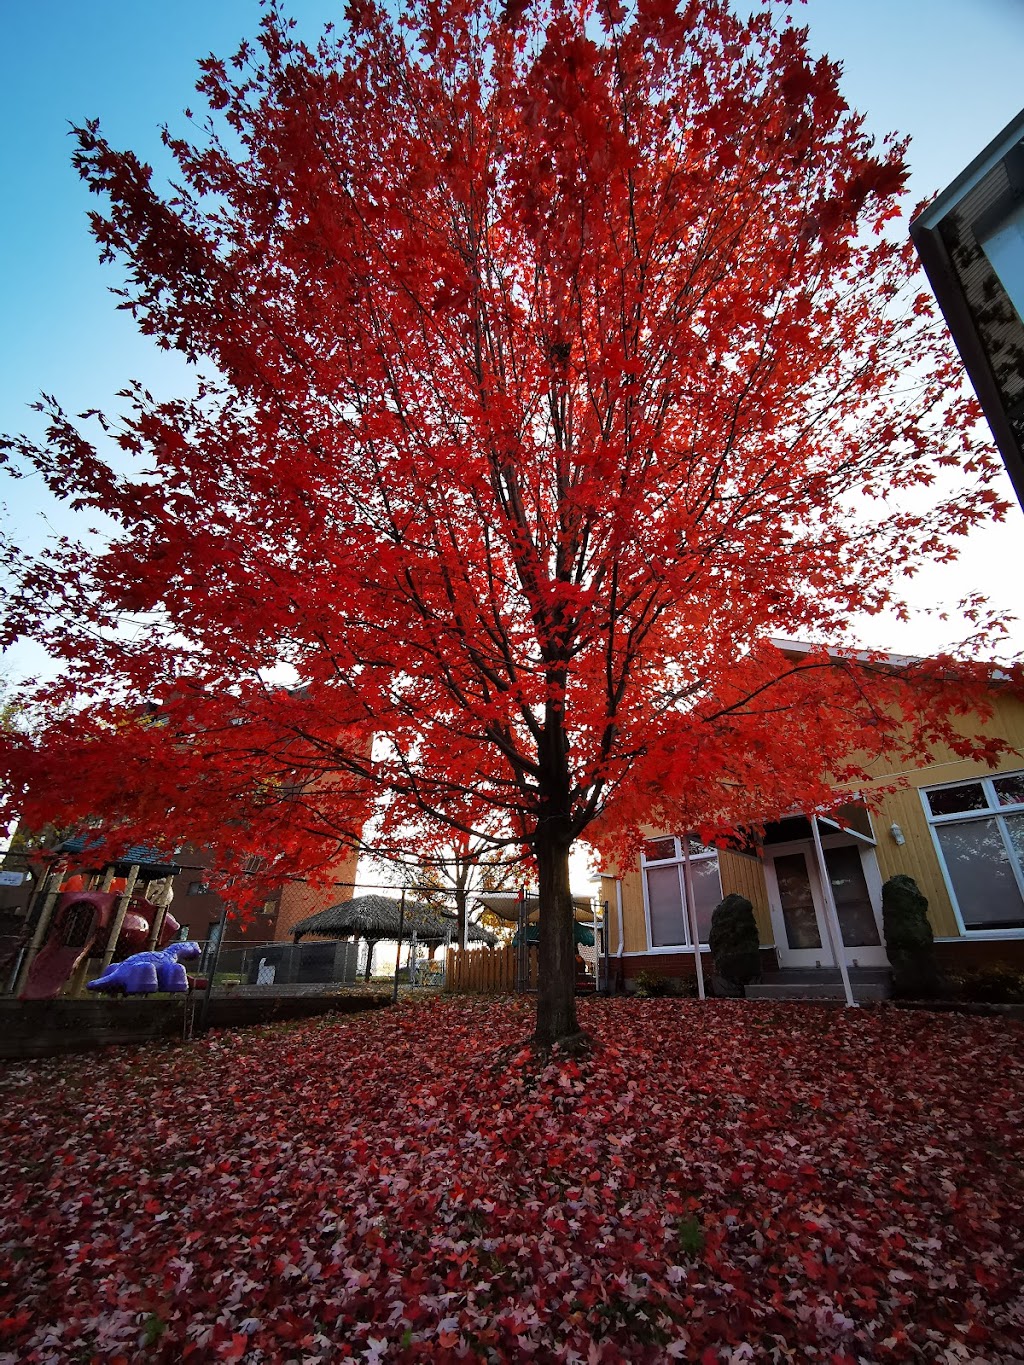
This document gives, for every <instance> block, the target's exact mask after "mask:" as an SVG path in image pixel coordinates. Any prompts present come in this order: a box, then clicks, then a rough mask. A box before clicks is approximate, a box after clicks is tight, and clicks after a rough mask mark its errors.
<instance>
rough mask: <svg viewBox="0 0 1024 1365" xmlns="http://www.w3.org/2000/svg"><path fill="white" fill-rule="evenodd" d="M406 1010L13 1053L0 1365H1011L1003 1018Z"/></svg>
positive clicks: (1010, 1110)
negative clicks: (525, 1047) (550, 1027)
mask: <svg viewBox="0 0 1024 1365" xmlns="http://www.w3.org/2000/svg"><path fill="white" fill-rule="evenodd" d="M582 1012H583V1020H584V1023H585V1025H586V1027H587V1028H588V1029H589V1030H590V1031H591V1032H592V1034H593V1036H594V1038H595V1042H596V1046H595V1050H594V1054H593V1056H592V1058H590V1059H589V1060H587V1061H584V1062H580V1063H576V1062H571V1061H563V1062H561V1064H551V1065H549V1066H547V1067H546V1068H544V1067H541V1066H540V1065H539V1064H537V1063H535V1062H534V1061H533V1060H532V1059H531V1057H530V1055H529V1054H528V1053H526V1052H523V1051H517V1048H516V1045H517V1044H518V1043H519V1042H520V1040H522V1039H523V1038H524V1037H525V1036H526V1034H527V1032H528V1030H529V1019H530V1016H529V1009H528V1006H525V1005H522V1004H520V1003H518V1002H501V1003H497V1004H492V1003H486V1004H485V1003H481V1002H476V1001H468V1002H467V1001H448V1002H442V1001H435V1002H432V1003H428V1004H416V1005H412V1004H409V1005H403V1006H400V1007H399V1008H397V1009H395V1010H384V1011H379V1012H376V1013H372V1014H367V1015H365V1016H354V1017H349V1018H346V1019H343V1020H338V1021H333V1020H332V1021H316V1022H314V1023H311V1024H310V1023H306V1024H302V1025H299V1026H279V1027H276V1028H271V1029H260V1030H248V1031H238V1032H233V1033H221V1034H214V1035H211V1036H210V1037H209V1038H208V1039H206V1040H204V1041H200V1042H196V1043H193V1044H191V1045H189V1046H187V1047H184V1048H174V1047H170V1046H167V1047H151V1048H147V1049H143V1048H122V1049H117V1050H110V1051H109V1052H107V1053H105V1054H103V1055H98V1056H92V1057H87V1058H66V1059H60V1060H54V1061H46V1062H36V1063H32V1064H26V1065H17V1066H12V1067H9V1068H8V1069H7V1071H6V1073H5V1075H4V1077H3V1079H2V1081H0V1115H2V1117H0V1133H2V1146H0V1361H3V1362H4V1363H5V1365H6V1363H7V1362H15V1361H17V1362H19V1363H20V1362H25V1361H88V1360H95V1361H103V1362H111V1361H114V1362H116V1361H135V1360H154V1361H160V1360H163V1361H178V1360H184V1361H188V1360H194V1361H207V1360H209V1361H218V1360H227V1361H247V1362H250V1361H251V1362H254V1363H255V1362H257V1361H289V1362H291V1361H295V1362H299V1361H309V1362H312V1361H325V1362H334V1361H338V1362H343V1361H347V1360H353V1361H378V1360H379V1361H392V1360H394V1361H418V1360H429V1361H436V1362H446V1361H476V1360H479V1361H506V1360H508V1361H518V1360H529V1359H536V1360H538V1361H558V1360H564V1361H585V1362H588V1363H589V1362H601V1361H609V1362H610V1361H629V1362H634V1361H663V1360H665V1359H673V1358H678V1359H682V1360H698V1361H702V1362H711V1361H716V1362H718V1361H721V1362H725V1361H745V1360H773V1359H774V1360H789V1359H796V1360H824V1361H829V1362H850V1361H886V1360H916V1359H926V1360H932V1359H937V1360H948V1361H958V1362H959V1361H1000V1360H1024V1345H1022V1342H1024V1297H1022V1284H1024V1276H1022V1270H1024V1163H1022V1160H1021V1158H1022V1156H1024V1050H1022V1047H1021V1044H1022V1041H1024V1030H1022V1027H1021V1025H1020V1023H1019V1022H1014V1021H1004V1020H1000V1019H985V1018H966V1017H960V1016H955V1015H932V1014H927V1013H910V1012H901V1011H896V1010H889V1009H876V1010H845V1011H844V1010H833V1009H829V1008H825V1007H821V1006H813V1005H808V1006H799V1005H796V1006H794V1005H785V1006H774V1005H767V1004H752V1003H745V1002H737V1003H714V1004H709V1005H705V1006H701V1005H699V1004H697V1003H696V1002H694V1003H690V1002H680V1001H658V1000H651V1001H633V1000H629V1001H621V1000H620V1001H603V1000H595V1001H590V1002H587V1003H586V1004H585V1006H584V1007H583V1011H582Z"/></svg>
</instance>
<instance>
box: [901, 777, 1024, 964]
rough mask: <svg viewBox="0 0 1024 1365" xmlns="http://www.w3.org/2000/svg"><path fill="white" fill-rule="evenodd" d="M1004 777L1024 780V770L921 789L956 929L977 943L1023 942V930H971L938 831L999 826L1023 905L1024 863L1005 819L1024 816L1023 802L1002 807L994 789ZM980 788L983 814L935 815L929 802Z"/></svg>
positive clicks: (978, 811) (972, 812)
mask: <svg viewBox="0 0 1024 1365" xmlns="http://www.w3.org/2000/svg"><path fill="white" fill-rule="evenodd" d="M1002 777H1024V770H1021V769H1020V768H1014V769H1011V770H1010V771H1009V772H1004V773H990V774H988V775H987V776H985V777H980V776H979V777H961V778H959V779H958V780H957V781H955V782H936V783H935V784H934V785H933V786H930V787H919V788H918V795H919V796H920V798H921V806H922V808H923V810H924V818H925V820H926V821H927V823H928V830H929V833H930V834H931V837H932V847H933V848H934V850H935V856H936V858H937V859H938V863H939V869H940V871H941V872H942V880H943V882H944V883H945V886H946V894H947V895H948V896H949V903H950V905H951V906H952V907H953V915H954V917H955V919H956V923H957V928H958V929H959V930H960V933H961V935H962V936H963V937H964V938H975V939H1007V938H1024V928H1007V929H972V928H970V927H969V926H968V925H967V924H965V923H964V917H963V915H962V914H961V912H960V904H959V902H958V901H957V898H956V890H955V888H954V886H953V879H952V877H951V876H950V875H949V868H948V867H947V865H946V856H945V854H944V853H943V851H942V845H941V844H940V843H939V837H938V834H937V832H936V831H937V830H938V829H941V827H942V826H943V825H955V824H966V823H968V822H969V821H971V820H992V819H994V820H995V822H996V826H997V828H998V829H999V835H1000V838H1001V839H1002V841H1003V845H1004V847H1005V848H1006V851H1007V854H1008V862H1009V864H1010V870H1011V872H1012V873H1013V877H1014V880H1015V881H1016V883H1017V890H1018V891H1019V892H1020V897H1021V901H1022V903H1024V862H1019V861H1018V857H1017V854H1016V852H1015V850H1014V847H1013V844H1012V842H1011V840H1010V836H1009V832H1008V831H1007V829H1006V825H1005V823H1004V819H1005V817H1006V816H1007V815H1024V801H1019V802H1017V803H1015V804H1014V805H1011V806H1004V805H1000V803H999V797H998V796H997V795H996V789H995V787H994V786H993V785H992V784H993V782H998V781H999V779H1000V778H1002ZM968 786H979V787H981V788H982V790H983V792H984V794H985V800H986V801H987V802H988V803H989V804H988V805H987V806H986V807H985V808H983V809H982V810H964V811H954V812H953V813H952V814H951V815H933V814H932V808H931V806H930V804H929V802H928V797H929V794H930V793H931V792H937V791H943V790H945V789H948V788H951V787H968Z"/></svg>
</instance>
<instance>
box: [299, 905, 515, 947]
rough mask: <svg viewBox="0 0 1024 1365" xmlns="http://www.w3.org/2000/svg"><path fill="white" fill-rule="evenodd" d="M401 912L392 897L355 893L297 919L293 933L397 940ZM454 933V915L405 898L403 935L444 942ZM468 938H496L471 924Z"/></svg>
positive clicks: (477, 940) (482, 940)
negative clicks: (317, 912)
mask: <svg viewBox="0 0 1024 1365" xmlns="http://www.w3.org/2000/svg"><path fill="white" fill-rule="evenodd" d="M400 912H401V903H400V902H399V901H398V899H397V898H396V897H394V896H356V897H354V898H353V899H352V900H350V901H340V902H339V903H338V904H337V905H330V906H328V907H327V909H326V910H321V911H320V912H319V914H316V915H310V916H309V918H308V919H304V920H300V921H299V922H298V924H296V925H295V926H294V928H293V929H292V936H293V937H294V939H295V942H296V943H298V941H299V939H300V938H302V937H303V936H304V935H306V934H315V935H318V936H319V937H321V938H365V939H368V940H373V941H374V942H376V941H377V940H379V939H385V938H387V939H391V938H394V939H396V938H397V937H398V925H399V917H400ZM456 932H457V922H456V918H455V916H454V915H452V914H449V913H448V912H447V911H444V910H438V909H437V908H436V906H433V905H429V904H427V903H426V902H424V901H414V900H411V899H409V898H407V899H406V902H405V923H404V927H403V933H404V935H405V936H406V937H408V936H409V935H410V934H413V933H415V935H416V937H417V938H418V939H419V941H420V942H421V943H443V942H444V940H445V939H446V938H448V937H451V938H452V939H454V938H455V936H456ZM469 941H470V942H471V943H487V944H494V943H496V942H497V939H496V938H495V936H494V935H493V934H492V933H491V932H490V931H489V930H487V929H481V928H480V927H479V925H476V924H471V925H470V926H469Z"/></svg>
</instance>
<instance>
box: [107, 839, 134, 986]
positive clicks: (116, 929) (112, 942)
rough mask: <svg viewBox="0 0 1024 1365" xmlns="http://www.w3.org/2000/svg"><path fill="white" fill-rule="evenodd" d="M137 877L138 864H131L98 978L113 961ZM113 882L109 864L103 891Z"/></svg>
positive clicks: (112, 869) (112, 871)
mask: <svg viewBox="0 0 1024 1365" xmlns="http://www.w3.org/2000/svg"><path fill="white" fill-rule="evenodd" d="M138 877H139V865H138V863H132V866H131V869H130V871H129V873H128V880H127V881H126V882H125V886H124V891H122V893H121V899H120V900H119V901H118V902H117V910H116V912H115V914H114V922H113V924H112V925H111V926H110V935H109V937H108V938H107V946H106V950H105V951H104V954H103V961H102V962H101V963H100V976H102V975H103V973H104V972H105V971H106V970H107V968H108V967H109V966H110V964H111V962H112V961H113V959H114V954H115V952H116V951H117V940H118V939H119V938H120V937H121V926H122V925H123V924H124V917H125V915H126V914H127V913H128V904H129V902H130V901H131V898H132V892H133V891H134V889H135V883H136V881H137V880H138ZM113 880H114V868H113V864H111V866H110V867H109V868H108V869H107V875H106V876H105V877H104V878H103V889H104V891H109V890H110V884H111V882H112V881H113Z"/></svg>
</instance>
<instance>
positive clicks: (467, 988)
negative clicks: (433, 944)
mask: <svg viewBox="0 0 1024 1365" xmlns="http://www.w3.org/2000/svg"><path fill="white" fill-rule="evenodd" d="M516 957H517V950H516V949H515V948H509V947H505V948H467V949H466V950H465V951H464V952H460V950H459V949H458V948H449V949H448V956H447V960H446V964H445V977H444V988H445V991H448V992H451V993H453V994H463V993H469V992H476V993H478V994H480V995H508V994H511V992H512V991H514V990H515V988H516ZM536 976H537V955H536V953H531V954H530V986H531V987H535V986H536V984H537V982H536Z"/></svg>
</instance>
